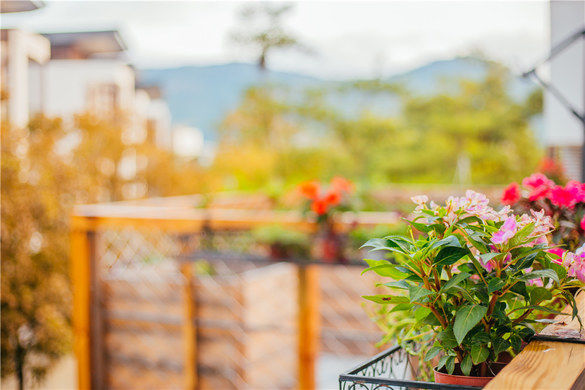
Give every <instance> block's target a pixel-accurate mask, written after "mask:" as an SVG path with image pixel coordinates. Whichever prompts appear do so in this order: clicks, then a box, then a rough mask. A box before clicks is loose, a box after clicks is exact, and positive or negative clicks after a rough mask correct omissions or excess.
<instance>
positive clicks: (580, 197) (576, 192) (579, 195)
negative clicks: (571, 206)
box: [565, 180, 585, 203]
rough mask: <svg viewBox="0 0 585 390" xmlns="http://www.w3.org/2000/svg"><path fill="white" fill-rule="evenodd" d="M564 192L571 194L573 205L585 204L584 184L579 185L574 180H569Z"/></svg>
mask: <svg viewBox="0 0 585 390" xmlns="http://www.w3.org/2000/svg"><path fill="white" fill-rule="evenodd" d="M565 190H567V191H570V192H571V194H573V198H574V199H575V203H581V202H585V184H584V183H580V182H578V181H576V180H571V181H570V182H568V183H567V185H566V186H565Z"/></svg>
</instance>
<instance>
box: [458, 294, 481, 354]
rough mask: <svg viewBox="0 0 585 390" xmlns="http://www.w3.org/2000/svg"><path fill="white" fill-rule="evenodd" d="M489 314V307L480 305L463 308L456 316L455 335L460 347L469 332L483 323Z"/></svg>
mask: <svg viewBox="0 0 585 390" xmlns="http://www.w3.org/2000/svg"><path fill="white" fill-rule="evenodd" d="M486 313H487V307H485V306H481V305H478V304H475V305H466V306H463V307H462V308H461V309H459V311H457V314H456V315H455V323H454V324H453V334H454V335H455V338H456V339H457V343H458V344H459V345H460V344H461V343H462V342H463V339H464V338H465V336H466V335H467V333H469V331H470V330H471V329H472V328H473V327H474V326H475V325H477V324H478V323H479V321H481V319H482V318H483V316H484V315H485V314H486Z"/></svg>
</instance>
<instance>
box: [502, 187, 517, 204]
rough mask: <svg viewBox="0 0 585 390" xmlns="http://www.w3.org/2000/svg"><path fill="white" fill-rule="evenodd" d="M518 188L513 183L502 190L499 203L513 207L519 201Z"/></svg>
mask: <svg viewBox="0 0 585 390" xmlns="http://www.w3.org/2000/svg"><path fill="white" fill-rule="evenodd" d="M520 197H521V196H520V186H519V185H518V183H516V182H514V183H512V184H510V185H509V186H508V187H506V188H505V189H504V192H503V194H502V197H501V199H500V201H501V202H502V204H505V205H513V204H515V203H516V202H518V201H519V200H520Z"/></svg>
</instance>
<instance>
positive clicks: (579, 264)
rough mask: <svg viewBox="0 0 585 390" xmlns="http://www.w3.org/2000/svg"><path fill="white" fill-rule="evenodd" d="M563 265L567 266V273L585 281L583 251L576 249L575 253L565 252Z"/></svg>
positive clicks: (584, 257) (584, 254)
mask: <svg viewBox="0 0 585 390" xmlns="http://www.w3.org/2000/svg"><path fill="white" fill-rule="evenodd" d="M563 265H564V266H565V267H566V268H567V271H568V272H567V274H568V275H569V276H572V277H574V278H577V279H579V280H580V281H582V282H585V252H583V251H581V250H577V253H571V252H566V253H565V256H564V258H563Z"/></svg>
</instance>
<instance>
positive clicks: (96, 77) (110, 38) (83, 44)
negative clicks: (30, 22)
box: [32, 31, 135, 118]
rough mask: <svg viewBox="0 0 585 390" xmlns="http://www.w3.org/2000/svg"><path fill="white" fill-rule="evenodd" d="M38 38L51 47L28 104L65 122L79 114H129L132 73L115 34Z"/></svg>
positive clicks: (93, 32)
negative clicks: (40, 87)
mask: <svg viewBox="0 0 585 390" xmlns="http://www.w3.org/2000/svg"><path fill="white" fill-rule="evenodd" d="M43 35H44V36H45V37H46V38H47V39H48V40H49V42H50V43H51V60H50V61H49V63H47V64H46V65H44V66H43V69H42V71H41V72H38V74H40V75H41V77H42V79H43V80H42V82H43V83H44V86H45V87H44V88H43V90H42V93H41V94H40V95H37V96H34V101H33V102H32V104H33V105H36V107H38V110H39V111H42V112H43V113H44V114H45V115H48V116H59V117H63V118H68V117H71V116H72V115H73V114H77V113H80V112H84V111H90V112H93V113H95V114H97V115H100V116H106V115H109V114H111V113H113V112H115V111H127V112H130V111H132V110H133V105H134V98H135V96H134V89H135V88H134V87H135V75H134V69H132V67H131V66H130V65H128V61H127V60H126V59H125V58H124V52H125V50H126V45H125V44H124V42H123V40H122V39H121V37H120V35H119V34H118V32H117V31H90V32H67V33H52V34H43ZM39 81H41V80H39ZM41 108H42V109H41Z"/></svg>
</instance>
